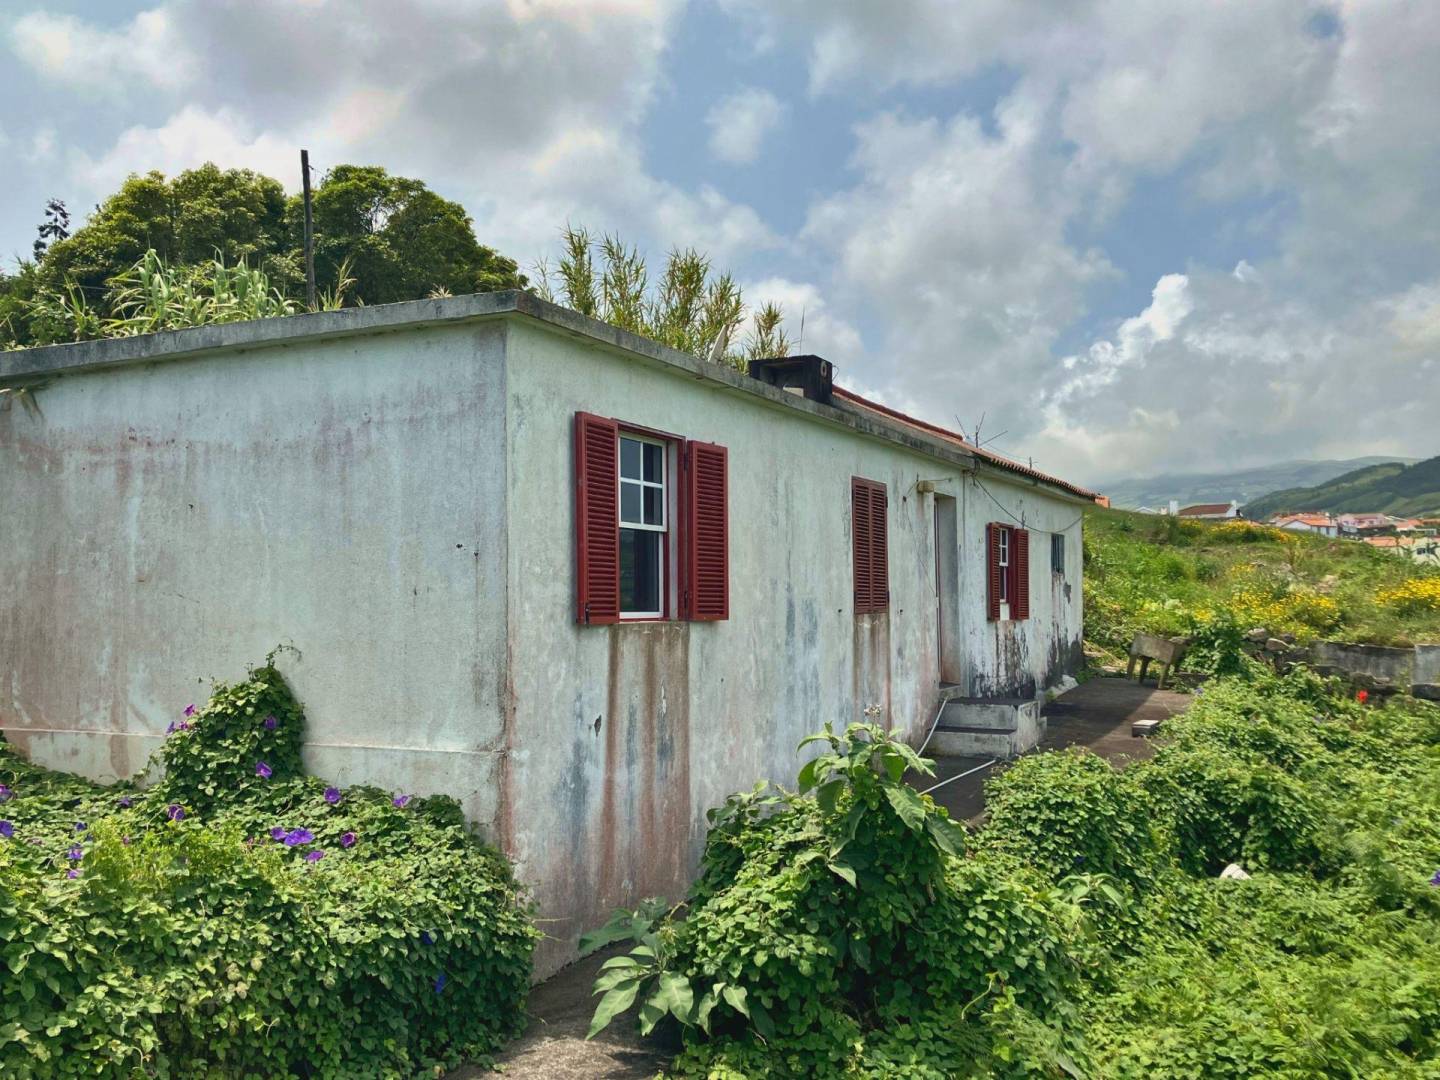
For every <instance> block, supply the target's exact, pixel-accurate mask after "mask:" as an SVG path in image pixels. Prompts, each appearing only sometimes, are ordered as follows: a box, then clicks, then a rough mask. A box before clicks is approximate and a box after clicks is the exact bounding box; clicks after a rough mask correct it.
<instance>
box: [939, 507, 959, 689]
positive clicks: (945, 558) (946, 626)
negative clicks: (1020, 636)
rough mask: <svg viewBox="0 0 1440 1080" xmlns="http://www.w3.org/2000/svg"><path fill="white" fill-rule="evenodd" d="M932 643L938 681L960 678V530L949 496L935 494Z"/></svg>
mask: <svg viewBox="0 0 1440 1080" xmlns="http://www.w3.org/2000/svg"><path fill="white" fill-rule="evenodd" d="M935 629H936V632H935V641H936V645H937V652H938V659H939V667H940V682H941V683H942V684H954V685H958V684H959V683H960V682H961V681H962V678H963V675H964V672H963V670H962V662H961V650H960V529H959V517H958V513H957V506H956V501H955V499H954V497H953V496H950V495H941V494H939V493H938V492H937V493H936V495H935Z"/></svg>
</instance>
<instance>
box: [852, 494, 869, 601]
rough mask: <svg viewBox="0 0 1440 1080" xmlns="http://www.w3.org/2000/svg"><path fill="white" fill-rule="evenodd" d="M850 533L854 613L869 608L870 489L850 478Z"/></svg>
mask: <svg viewBox="0 0 1440 1080" xmlns="http://www.w3.org/2000/svg"><path fill="white" fill-rule="evenodd" d="M850 533H851V548H852V551H853V558H854V570H855V614H857V615H863V614H865V613H866V612H868V611H869V610H870V577H871V575H870V489H869V488H868V487H866V486H865V481H863V480H861V479H860V478H859V477H858V476H857V477H852V478H851V480H850Z"/></svg>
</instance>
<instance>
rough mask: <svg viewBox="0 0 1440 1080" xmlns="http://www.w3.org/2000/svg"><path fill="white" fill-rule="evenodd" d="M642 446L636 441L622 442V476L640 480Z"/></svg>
mask: <svg viewBox="0 0 1440 1080" xmlns="http://www.w3.org/2000/svg"><path fill="white" fill-rule="evenodd" d="M640 446H641V444H640V443H639V442H637V441H636V440H634V439H624V438H622V439H621V440H620V475H621V476H626V477H629V478H630V479H631V480H639V479H640Z"/></svg>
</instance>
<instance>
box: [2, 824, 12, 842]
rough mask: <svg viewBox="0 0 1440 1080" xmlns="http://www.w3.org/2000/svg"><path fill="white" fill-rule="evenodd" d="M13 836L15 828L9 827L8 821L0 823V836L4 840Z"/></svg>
mask: <svg viewBox="0 0 1440 1080" xmlns="http://www.w3.org/2000/svg"><path fill="white" fill-rule="evenodd" d="M14 835H15V826H14V825H11V824H10V822H8V821H0V836H3V837H5V839H6V840H9V839H10V838H11V837H13V836H14Z"/></svg>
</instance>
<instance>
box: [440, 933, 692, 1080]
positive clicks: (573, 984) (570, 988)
mask: <svg viewBox="0 0 1440 1080" xmlns="http://www.w3.org/2000/svg"><path fill="white" fill-rule="evenodd" d="M621 951H623V950H619V949H604V950H602V951H600V952H598V953H596V954H595V955H594V956H590V957H587V958H586V959H584V960H581V961H580V962H579V963H576V964H571V965H570V966H569V967H567V968H564V969H563V970H561V971H559V972H557V973H556V974H555V975H552V976H551V977H550V978H549V979H547V980H546V981H545V982H543V983H541V984H540V985H539V986H537V987H535V989H534V990H532V991H531V992H530V1015H531V1017H532V1019H531V1021H530V1027H529V1029H528V1030H527V1031H526V1032H525V1034H524V1035H522V1036H520V1038H519V1039H517V1040H516V1041H515V1042H513V1043H511V1044H510V1045H509V1046H508V1047H507V1048H506V1049H505V1051H504V1053H502V1054H501V1055H500V1056H499V1057H498V1058H497V1063H498V1064H500V1065H502V1066H503V1067H504V1072H503V1073H501V1074H500V1075H501V1076H503V1077H505V1078H507V1080H508V1078H511V1077H515V1078H519V1080H582V1078H583V1080H648V1078H650V1077H653V1076H655V1075H656V1074H657V1073H658V1072H660V1071H661V1070H662V1069H664V1068H665V1067H666V1066H667V1065H668V1064H669V1062H670V1057H671V1055H672V1054H674V1053H675V1051H676V1050H678V1049H679V1048H678V1047H677V1046H665V1045H660V1044H658V1043H657V1042H656V1040H654V1039H641V1038H640V1036H639V1035H638V1034H637V1033H636V1031H635V1012H634V1010H633V1009H632V1010H631V1011H630V1012H628V1013H626V1014H625V1015H623V1016H620V1017H617V1018H616V1019H615V1020H613V1021H611V1023H610V1026H609V1027H608V1028H606V1029H605V1030H604V1031H602V1032H601V1033H600V1034H599V1035H597V1036H595V1038H594V1039H591V1040H590V1041H589V1042H586V1041H585V1032H586V1031H588V1030H589V1029H590V1016H591V1014H592V1013H593V1012H594V1011H595V1000H596V999H595V998H593V997H591V996H590V986H591V984H592V983H594V981H595V973H596V972H597V971H599V970H600V965H601V964H603V963H604V962H605V961H606V960H608V959H609V958H610V957H612V956H616V955H618V953H619V952H621ZM450 1075H452V1076H454V1077H457V1078H463V1080H479V1078H480V1077H490V1078H491V1080H494V1078H495V1076H496V1074H495V1073H490V1072H485V1071H483V1070H480V1069H477V1068H474V1067H471V1066H467V1067H466V1068H462V1069H461V1070H459V1071H458V1072H455V1073H452V1074H450Z"/></svg>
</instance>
